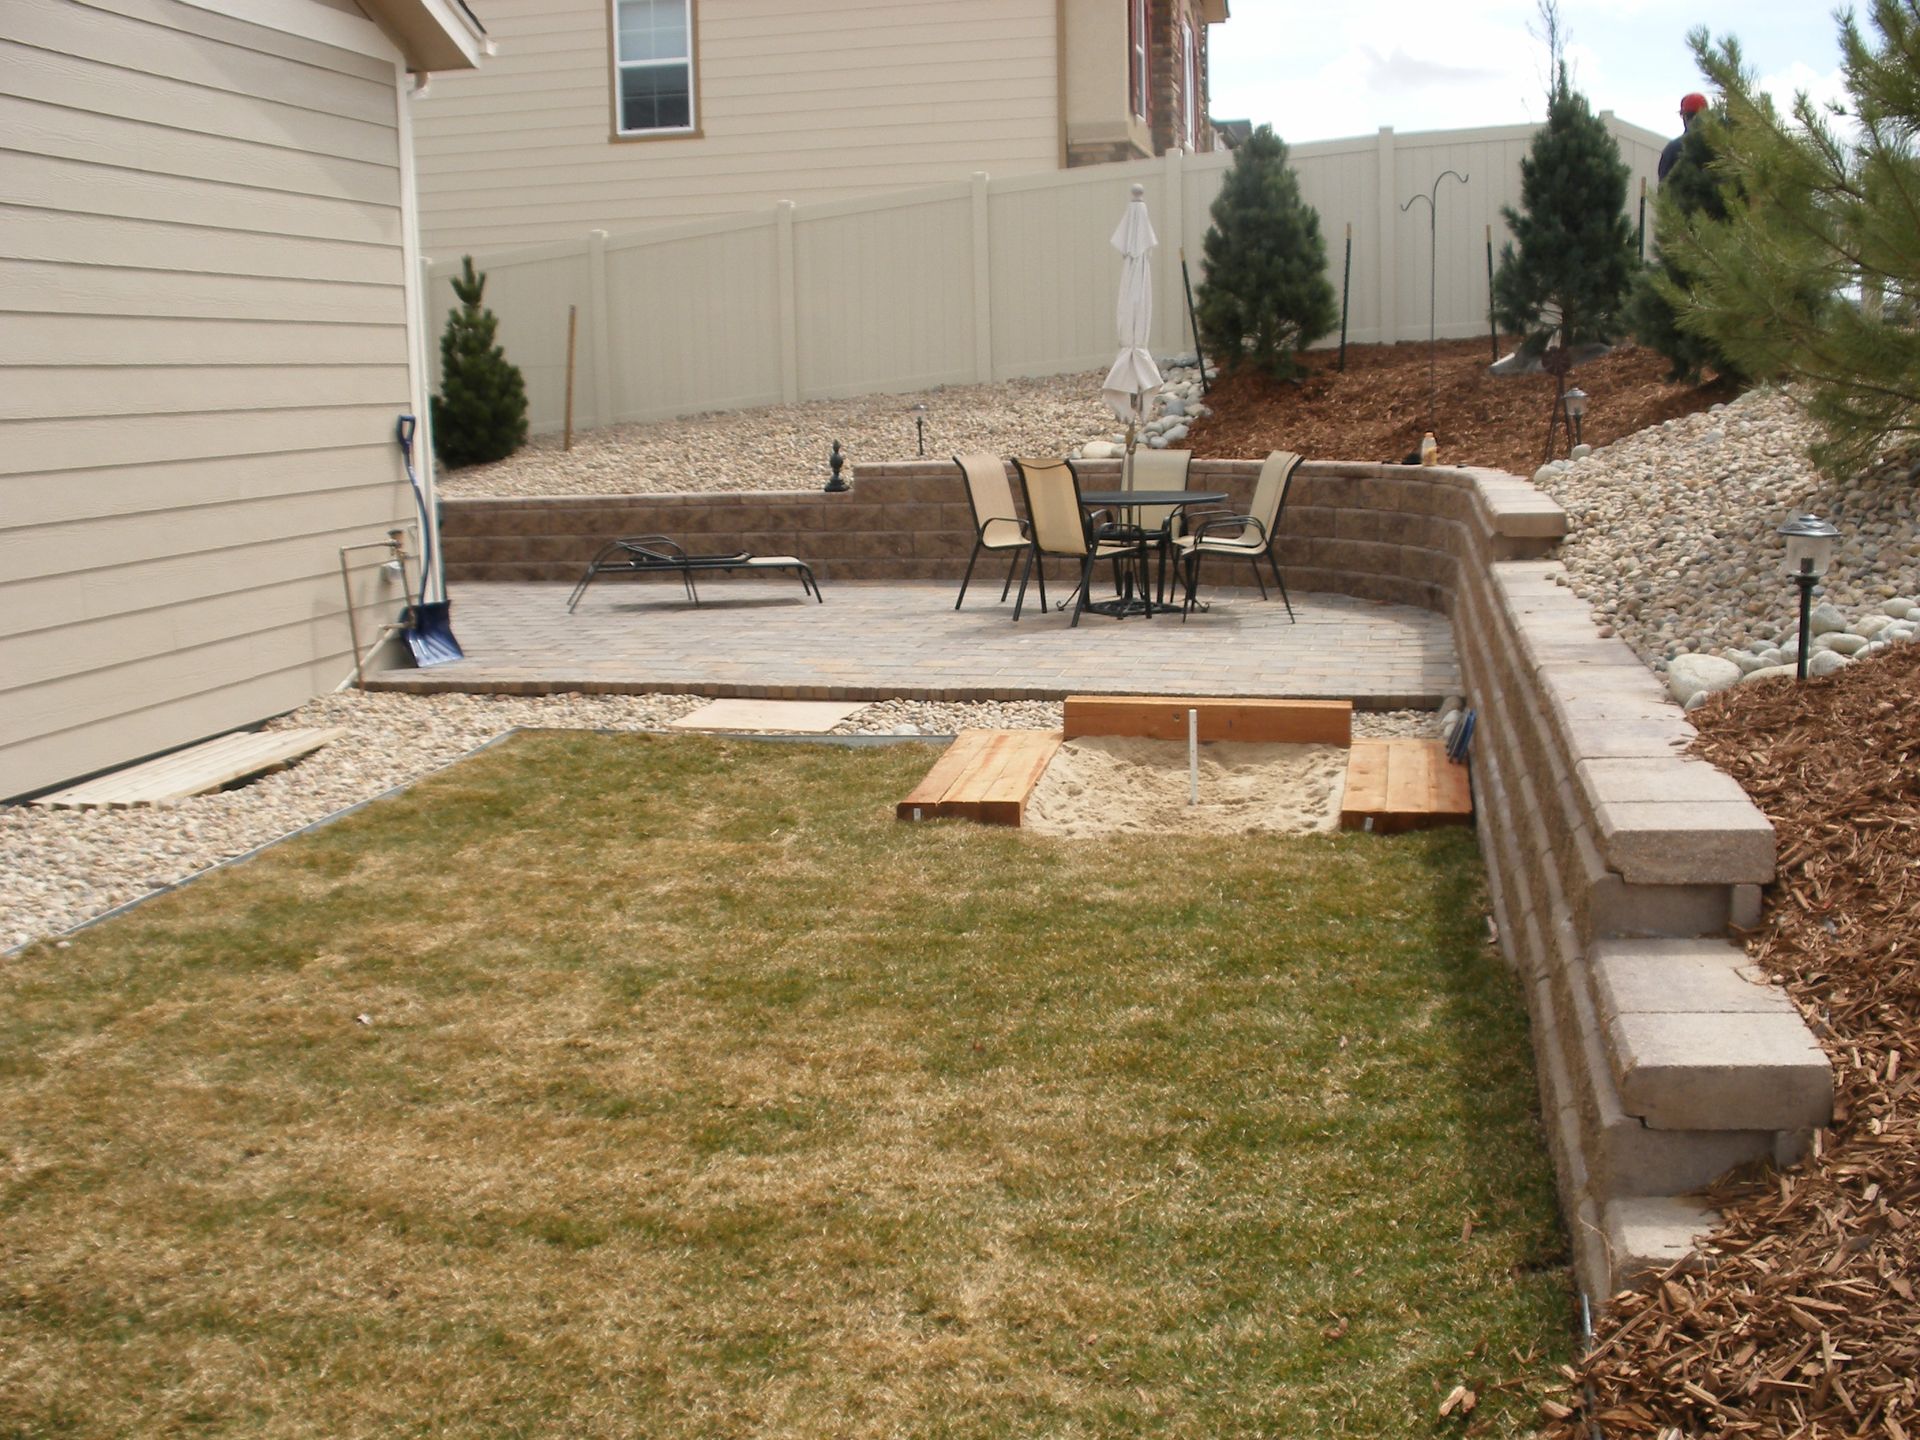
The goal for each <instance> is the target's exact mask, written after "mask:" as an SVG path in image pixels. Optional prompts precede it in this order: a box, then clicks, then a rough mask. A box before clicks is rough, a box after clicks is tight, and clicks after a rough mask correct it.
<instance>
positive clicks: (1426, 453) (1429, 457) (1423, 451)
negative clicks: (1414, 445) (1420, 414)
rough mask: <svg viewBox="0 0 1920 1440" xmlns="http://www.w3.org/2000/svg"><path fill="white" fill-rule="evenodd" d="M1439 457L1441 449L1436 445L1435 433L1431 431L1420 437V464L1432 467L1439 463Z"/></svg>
mask: <svg viewBox="0 0 1920 1440" xmlns="http://www.w3.org/2000/svg"><path fill="white" fill-rule="evenodd" d="M1439 457H1440V447H1439V446H1438V445H1436V444H1435V443H1434V439H1433V432H1432V431H1431V430H1429V431H1427V433H1426V434H1424V435H1422V436H1421V437H1420V463H1421V464H1422V465H1432V464H1435V463H1437V462H1438V460H1439Z"/></svg>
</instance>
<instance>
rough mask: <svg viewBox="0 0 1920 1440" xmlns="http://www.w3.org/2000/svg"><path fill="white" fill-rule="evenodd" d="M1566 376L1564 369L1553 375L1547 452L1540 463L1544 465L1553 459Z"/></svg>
mask: <svg viewBox="0 0 1920 1440" xmlns="http://www.w3.org/2000/svg"><path fill="white" fill-rule="evenodd" d="M1566 396H1567V377H1566V374H1565V372H1564V371H1562V372H1559V373H1556V374H1555V375H1554V377H1553V409H1552V410H1551V411H1550V412H1549V413H1548V415H1547V453H1546V455H1545V456H1544V457H1543V458H1542V459H1541V461H1540V463H1541V464H1542V465H1545V464H1546V463H1547V462H1548V461H1550V460H1552V459H1553V437H1554V434H1555V432H1556V431H1558V430H1559V428H1560V411H1561V410H1562V408H1564V407H1565V405H1566V403H1567V399H1566Z"/></svg>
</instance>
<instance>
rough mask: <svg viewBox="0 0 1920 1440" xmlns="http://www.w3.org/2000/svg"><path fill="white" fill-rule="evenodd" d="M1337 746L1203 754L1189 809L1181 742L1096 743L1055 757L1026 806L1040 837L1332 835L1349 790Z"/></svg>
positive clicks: (1221, 744) (1240, 747)
mask: <svg viewBox="0 0 1920 1440" xmlns="http://www.w3.org/2000/svg"><path fill="white" fill-rule="evenodd" d="M1346 778H1347V750H1346V747H1345V746H1342V745H1255V744H1248V743H1245V742H1241V741H1218V742H1214V743H1209V744H1205V745H1202V746H1201V747H1200V803H1199V804H1198V805H1189V804H1188V803H1187V797H1188V793H1189V791H1188V779H1187V746H1186V742H1185V741H1181V740H1139V739H1131V738H1123V737H1119V736H1098V737H1089V738H1085V739H1080V740H1069V741H1067V742H1066V743H1065V744H1064V745H1062V746H1061V747H1060V748H1059V750H1058V751H1056V752H1055V753H1054V757H1053V760H1052V762H1051V763H1050V764H1049V765H1048V766H1047V770H1046V773H1045V774H1044V775H1042V776H1041V777H1040V783H1039V785H1038V786H1036V787H1035V788H1034V792H1033V795H1032V797H1031V798H1030V799H1029V800H1028V801H1027V816H1026V821H1025V823H1026V826H1027V828H1028V829H1030V830H1033V831H1035V832H1037V833H1039V834H1042V835H1069V836H1090V835H1113V834H1122V833H1125V834H1150V835H1201V834H1207V835H1219V834H1244V833H1249V832H1262V831H1264V832H1269V833H1274V834H1304V833H1306V832H1309V831H1315V830H1335V829H1338V828H1339V825H1340V800H1341V796H1342V793H1343V791H1344V790H1345V788H1346Z"/></svg>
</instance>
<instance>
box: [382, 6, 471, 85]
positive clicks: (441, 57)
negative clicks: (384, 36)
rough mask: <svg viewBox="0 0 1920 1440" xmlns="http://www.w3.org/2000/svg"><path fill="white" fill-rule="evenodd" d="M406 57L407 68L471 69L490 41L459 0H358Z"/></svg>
mask: <svg viewBox="0 0 1920 1440" xmlns="http://www.w3.org/2000/svg"><path fill="white" fill-rule="evenodd" d="M362 3H363V4H364V5H365V6H366V8H367V10H368V12H369V13H370V14H371V15H373V17H374V18H375V19H376V20H378V21H379V22H380V24H381V28H382V29H384V30H385V31H386V32H387V33H388V34H389V35H390V36H392V37H393V40H394V42H395V43H396V44H397V45H399V47H400V49H401V52H402V53H403V54H404V55H405V56H406V58H407V68H408V69H409V70H416V71H418V70H472V69H475V68H477V67H478V66H479V64H480V61H481V59H482V58H483V57H485V56H488V55H491V54H492V53H493V42H492V41H491V40H489V39H488V38H487V32H486V30H485V29H484V28H482V26H481V24H480V22H479V20H477V19H476V18H475V17H474V14H473V12H472V11H471V10H469V9H467V7H466V5H465V4H464V3H462V0H362Z"/></svg>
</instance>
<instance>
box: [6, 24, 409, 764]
mask: <svg viewBox="0 0 1920 1440" xmlns="http://www.w3.org/2000/svg"><path fill="white" fill-rule="evenodd" d="M316 8H317V7H316ZM338 8H339V7H335V8H334V9H332V10H327V11H325V12H323V13H326V14H329V15H331V14H334V13H335V11H336V10H337V9H338ZM366 30H367V32H368V34H369V35H370V36H372V38H373V40H374V41H377V40H378V36H377V34H376V33H375V32H373V29H372V27H371V26H370V25H369V26H367V27H366ZM396 84H397V81H396V70H395V67H394V65H393V63H391V61H387V60H381V59H376V58H374V57H373V56H372V55H370V54H362V53H355V52H353V51H350V50H346V49H340V48H335V47H334V46H332V45H329V44H323V43H319V42H317V41H313V40H308V39H302V38H298V37H296V36H293V35H289V34H284V33H281V32H280V31H278V30H275V29H269V28H265V27H263V26H261V25H257V24H249V23H245V22H242V21H239V20H235V19H232V18H229V17H227V16H225V15H221V14H217V13H214V12H212V11H209V10H207V9H203V8H200V7H198V6H195V5H188V4H183V3H178V0H95V3H92V4H86V5H82V4H76V3H73V0H8V3H7V6H6V23H5V26H4V38H0V126H3V127H4V130H5V133H6V134H7V136H8V139H7V142H6V143H7V145H8V147H9V150H10V153H9V154H8V156H7V159H6V163H5V173H6V195H5V198H6V201H7V205H6V207H5V208H4V209H3V210H0V310H4V311H7V312H9V314H8V317H7V320H6V323H5V324H4V326H0V367H4V375H3V376H0V796H10V795H16V794H20V793H24V792H26V791H29V790H34V789H40V788H44V787H46V786H49V785H52V784H54V783H56V782H58V781H61V780H64V779H68V778H71V777H73V776H75V775H78V774H81V773H87V772H91V771H94V770H98V769H101V768H103V767H107V766H111V765H113V764H117V763H120V762H123V761H126V760H130V759H134V758H137V757H139V756H142V755H146V754H149V753H152V752H154V751H157V750H162V749H166V748H169V747H172V746H175V745H179V744H182V743H186V742H188V741H192V740H196V739H199V738H201V737H203V736H206V735H209V734H213V733H217V732H219V731H221V730H224V729H229V728H233V727H236V726H240V725H244V724H247V723H250V722H252V721H256V720H259V719H261V718H263V717H265V716H268V715H271V714H274V713H277V712H280V711H283V710H286V709H289V708H291V707H293V706H296V705H298V704H300V703H302V702H304V701H305V700H307V699H309V698H310V697H312V696H313V695H314V694H315V693H317V692H320V691H323V690H326V689H330V688H332V687H333V686H334V685H336V684H337V683H338V682H339V681H340V680H341V679H342V678H343V677H344V676H345V675H346V674H347V672H348V670H349V669H350V667H351V657H350V654H349V642H348V638H347V623H346V618H345V611H344V601H343V598H342V588H341V580H340V574H339V568H338V567H339V560H338V547H339V546H341V545H343V544H347V543H352V542H360V541H365V540H377V539H379V538H380V537H381V536H382V534H383V532H384V531H385V530H386V529H387V528H388V527H389V526H392V525H396V524H411V523H412V521H413V517H414V511H413V505H412V502H411V499H410V495H409V492H408V489H407V485H406V480H405V474H404V471H403V470H402V468H401V465H400V461H399V457H398V455H397V453H396V447H395V445H394V444H393V441H392V434H393V425H394V417H395V416H396V415H398V414H400V413H401V412H404V411H409V410H412V409H413V408H414V402H413V400H412V399H411V398H410V397H411V395H412V388H411V386H412V382H411V379H410V369H409V361H410V351H409V329H408V324H407V320H408V302H407V293H408V292H407V283H406V282H407V272H408V266H407V261H406V258H405V252H406V246H405V242H404V229H405V226H404V220H403V203H402V187H403V173H402V146H403V137H402V133H401V120H400V113H399V103H400V102H399V99H398V94H397V88H396ZM356 583H357V584H358V586H359V592H358V593H359V595H360V598H361V603H362V604H365V605H367V606H368V607H369V609H368V611H367V619H368V620H369V622H370V623H377V619H379V618H392V616H393V614H394V613H395V602H397V600H398V598H399V597H398V593H397V587H394V586H391V585H386V588H384V589H382V588H381V587H382V585H383V583H384V582H383V581H382V579H381V578H380V572H379V570H378V567H377V566H375V565H372V564H371V563H369V564H368V565H367V566H366V567H364V568H363V569H362V570H361V571H360V572H359V574H358V578H357V581H356Z"/></svg>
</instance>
